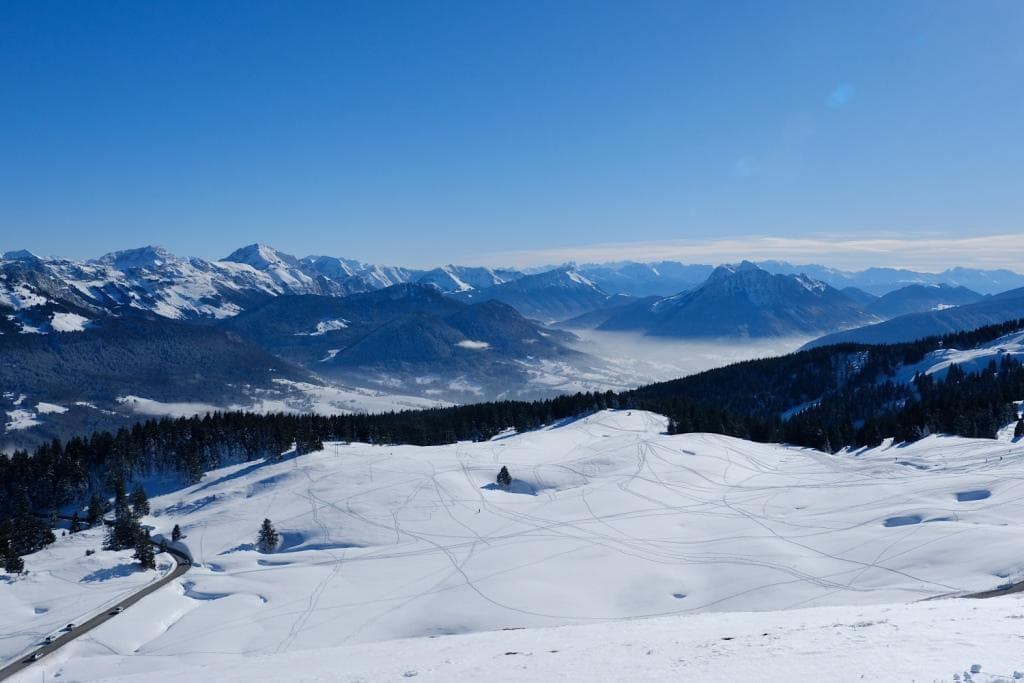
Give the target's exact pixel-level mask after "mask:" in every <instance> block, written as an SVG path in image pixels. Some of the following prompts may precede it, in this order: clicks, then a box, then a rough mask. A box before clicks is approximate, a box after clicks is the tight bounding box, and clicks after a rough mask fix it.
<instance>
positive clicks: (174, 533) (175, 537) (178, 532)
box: [171, 524, 181, 543]
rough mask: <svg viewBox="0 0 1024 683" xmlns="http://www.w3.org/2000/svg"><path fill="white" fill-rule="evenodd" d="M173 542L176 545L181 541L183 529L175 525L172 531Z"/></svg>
mask: <svg viewBox="0 0 1024 683" xmlns="http://www.w3.org/2000/svg"><path fill="white" fill-rule="evenodd" d="M171 540H172V541H174V542H175V543H177V542H178V541H180V540H181V527H180V526H178V525H177V524H175V525H174V528H173V529H171Z"/></svg>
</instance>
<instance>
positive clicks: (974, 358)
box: [895, 331, 1024, 382]
mask: <svg viewBox="0 0 1024 683" xmlns="http://www.w3.org/2000/svg"><path fill="white" fill-rule="evenodd" d="M1004 356H1006V357H1009V358H1015V359H1017V360H1024V331H1020V332H1012V333H1010V334H1007V335H1004V336H1002V337H999V338H998V339H995V340H993V341H991V342H989V343H987V344H982V345H981V346H979V347H978V348H975V349H955V348H949V349H940V350H939V351H932V352H931V353H929V354H927V355H926V356H925V357H924V358H923V359H922V360H921V361H920V362H919V363H914V364H913V365H905V366H903V367H902V368H900V370H899V372H898V373H897V374H896V378H895V379H896V381H902V382H909V381H910V380H912V379H913V378H914V375H916V374H917V373H922V374H925V375H934V376H935V378H936V379H940V378H942V377H945V374H946V371H947V370H948V369H949V366H950V365H953V364H956V365H959V366H960V367H961V368H962V369H963V370H964V372H968V373H970V372H979V371H981V370H984V369H985V367H986V366H988V364H989V363H992V362H995V363H996V364H997V365H998V364H999V362H1000V361H1001V359H1002V358H1003V357H1004Z"/></svg>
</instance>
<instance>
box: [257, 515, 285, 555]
mask: <svg viewBox="0 0 1024 683" xmlns="http://www.w3.org/2000/svg"><path fill="white" fill-rule="evenodd" d="M280 541H281V537H280V536H279V535H278V533H277V529H275V528H274V525H273V524H271V522H270V520H269V519H265V520H263V526H261V527H260V534H259V538H257V540H256V547H257V548H258V549H259V551H260V552H261V553H272V552H274V551H275V550H277V544H278V543H279V542H280Z"/></svg>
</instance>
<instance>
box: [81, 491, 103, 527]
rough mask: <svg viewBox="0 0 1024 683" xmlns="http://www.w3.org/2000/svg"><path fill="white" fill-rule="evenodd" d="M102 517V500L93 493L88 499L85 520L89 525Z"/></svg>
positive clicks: (94, 524) (98, 521) (95, 523)
mask: <svg viewBox="0 0 1024 683" xmlns="http://www.w3.org/2000/svg"><path fill="white" fill-rule="evenodd" d="M102 519H103V502H102V501H101V500H100V497H99V496H97V495H96V494H95V493H94V494H92V498H90V499H89V511H88V512H87V513H86V516H85V521H86V523H87V524H88V525H89V526H96V525H97V524H99V523H100V521H102Z"/></svg>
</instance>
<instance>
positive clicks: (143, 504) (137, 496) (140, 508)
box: [131, 484, 149, 518]
mask: <svg viewBox="0 0 1024 683" xmlns="http://www.w3.org/2000/svg"><path fill="white" fill-rule="evenodd" d="M131 503H132V514H134V515H135V517H136V518H138V517H145V516H146V515H148V514H149V498H147V497H146V489H144V488H142V484H136V485H135V488H134V489H132V495H131Z"/></svg>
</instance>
